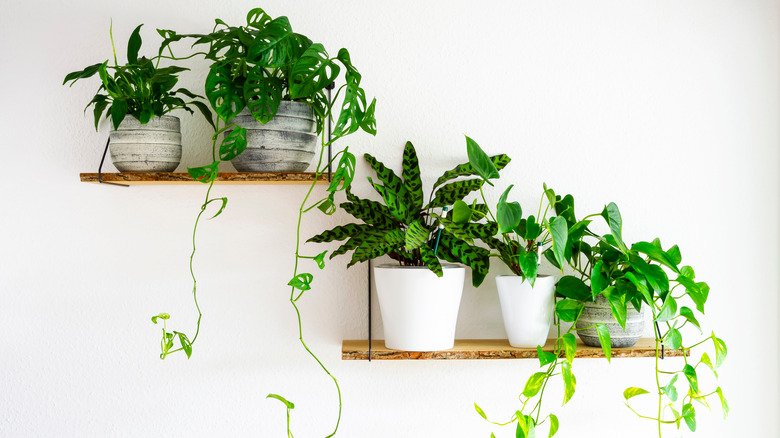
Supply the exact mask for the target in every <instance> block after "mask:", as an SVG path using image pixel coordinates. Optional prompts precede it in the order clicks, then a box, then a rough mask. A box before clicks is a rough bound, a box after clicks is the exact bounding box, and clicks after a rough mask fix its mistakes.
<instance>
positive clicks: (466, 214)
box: [452, 199, 472, 224]
mask: <svg viewBox="0 0 780 438" xmlns="http://www.w3.org/2000/svg"><path fill="white" fill-rule="evenodd" d="M471 213H472V212H471V207H469V205H468V204H466V203H465V202H463V201H462V200H460V199H458V200H457V201H455V204H453V207H452V221H453V222H455V223H456V224H465V223H468V221H469V220H470V219H471Z"/></svg>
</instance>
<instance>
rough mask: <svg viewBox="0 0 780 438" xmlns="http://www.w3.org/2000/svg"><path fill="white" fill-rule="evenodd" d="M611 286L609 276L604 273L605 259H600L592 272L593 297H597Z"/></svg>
mask: <svg viewBox="0 0 780 438" xmlns="http://www.w3.org/2000/svg"><path fill="white" fill-rule="evenodd" d="M607 286H609V278H607V276H606V275H605V274H604V261H603V260H599V261H598V262H596V264H595V265H593V269H592V270H591V273H590V287H591V292H592V296H593V299H594V300H595V299H596V295H598V294H600V293H601V291H603V290H604V289H606V288H607Z"/></svg>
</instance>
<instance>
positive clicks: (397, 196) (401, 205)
mask: <svg viewBox="0 0 780 438" xmlns="http://www.w3.org/2000/svg"><path fill="white" fill-rule="evenodd" d="M368 182H369V183H371V185H372V186H374V189H375V190H376V191H377V193H379V195H380V196H381V197H382V199H383V200H384V201H385V205H387V208H388V209H389V210H390V214H392V215H393V217H394V218H395V219H396V220H399V221H401V222H411V221H409V220H408V219H409V216H410V214H409V203H408V202H405V201H406V200H408V192H407V191H406V189H405V188H404V187H403V186H401V192H402V193H398V192H395V191H393V190H392V189H390V188H388V187H386V186H383V185H380V184H376V183H374V180H372V179H371V178H370V177H369V178H368ZM405 198H406V199H405Z"/></svg>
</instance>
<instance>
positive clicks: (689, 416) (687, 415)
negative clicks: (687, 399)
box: [682, 403, 696, 432]
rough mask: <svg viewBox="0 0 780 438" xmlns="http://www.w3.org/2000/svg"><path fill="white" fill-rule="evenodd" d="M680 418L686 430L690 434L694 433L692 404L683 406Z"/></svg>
mask: <svg viewBox="0 0 780 438" xmlns="http://www.w3.org/2000/svg"><path fill="white" fill-rule="evenodd" d="M682 417H683V420H685V424H687V425H688V429H690V430H691V432H696V410H695V409H693V405H692V404H690V403H686V404H685V405H684V406H683V411H682Z"/></svg>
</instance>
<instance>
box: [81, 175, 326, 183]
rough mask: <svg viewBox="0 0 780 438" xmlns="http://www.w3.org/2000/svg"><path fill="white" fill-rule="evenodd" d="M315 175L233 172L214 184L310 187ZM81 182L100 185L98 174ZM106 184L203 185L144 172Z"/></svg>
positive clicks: (182, 177) (115, 177)
mask: <svg viewBox="0 0 780 438" xmlns="http://www.w3.org/2000/svg"><path fill="white" fill-rule="evenodd" d="M314 175H315V174H314V173H311V172H286V173H268V172H233V173H220V174H219V175H218V176H217V179H216V180H214V184H234V185H238V184H298V185H309V184H311V182H312V181H314ZM79 176H80V177H81V182H86V183H95V184H98V174H97V173H82V174H79ZM102 177H103V181H104V182H110V183H116V184H123V185H129V186H140V185H180V184H189V185H200V184H202V183H200V182H197V181H193V180H192V178H191V177H190V175H189V174H187V173H172V172H142V173H104V174H102ZM317 184H328V178H327V175H323V177H320V179H319V180H318V181H317Z"/></svg>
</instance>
